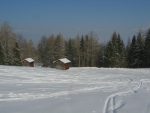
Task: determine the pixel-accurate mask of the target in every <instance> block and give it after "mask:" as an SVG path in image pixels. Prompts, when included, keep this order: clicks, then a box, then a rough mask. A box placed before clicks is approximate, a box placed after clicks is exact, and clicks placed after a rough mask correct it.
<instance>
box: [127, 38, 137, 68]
mask: <svg viewBox="0 0 150 113" xmlns="http://www.w3.org/2000/svg"><path fill="white" fill-rule="evenodd" d="M135 51H136V36H135V35H134V36H133V38H132V42H131V45H130V47H129V51H128V65H129V67H131V68H135V67H136V55H135Z"/></svg>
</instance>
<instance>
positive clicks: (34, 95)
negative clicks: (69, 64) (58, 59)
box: [0, 66, 150, 113]
mask: <svg viewBox="0 0 150 113" xmlns="http://www.w3.org/2000/svg"><path fill="white" fill-rule="evenodd" d="M0 113H150V69H115V68H114V69H111V68H109V69H107V68H70V69H69V70H67V71H64V70H56V69H51V68H41V67H34V68H30V67H13V66H0Z"/></svg>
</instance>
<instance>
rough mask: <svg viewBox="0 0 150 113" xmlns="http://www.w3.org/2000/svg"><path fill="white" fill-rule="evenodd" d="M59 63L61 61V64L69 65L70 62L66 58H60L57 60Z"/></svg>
mask: <svg viewBox="0 0 150 113" xmlns="http://www.w3.org/2000/svg"><path fill="white" fill-rule="evenodd" d="M59 61H61V62H63V63H65V64H66V63H70V62H71V61H70V60H68V59H67V58H61V59H59Z"/></svg>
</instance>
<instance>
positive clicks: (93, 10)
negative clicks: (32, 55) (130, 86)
mask: <svg viewBox="0 0 150 113" xmlns="http://www.w3.org/2000/svg"><path fill="white" fill-rule="evenodd" d="M3 22H8V23H9V24H10V25H11V26H12V28H13V30H14V31H15V32H17V33H20V34H22V35H23V36H24V37H26V38H28V39H30V38H31V39H33V40H35V41H37V40H39V39H40V38H41V36H43V35H46V36H49V35H51V34H58V33H63V34H64V35H65V36H66V37H70V36H71V37H75V36H76V35H77V34H85V33H89V32H91V31H93V32H95V33H96V34H97V36H98V37H99V38H100V41H107V40H108V39H110V37H111V34H112V32H114V31H116V32H119V33H120V34H121V36H122V38H123V39H124V40H127V39H128V38H129V37H132V35H133V34H134V33H137V32H138V31H139V30H141V29H147V28H149V27H150V0H0V24H2V23H3Z"/></svg>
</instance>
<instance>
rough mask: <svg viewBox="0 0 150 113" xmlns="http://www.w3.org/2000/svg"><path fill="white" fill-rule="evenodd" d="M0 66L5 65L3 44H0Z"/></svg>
mask: <svg viewBox="0 0 150 113" xmlns="http://www.w3.org/2000/svg"><path fill="white" fill-rule="evenodd" d="M0 65H4V53H3V48H2V45H1V43H0Z"/></svg>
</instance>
